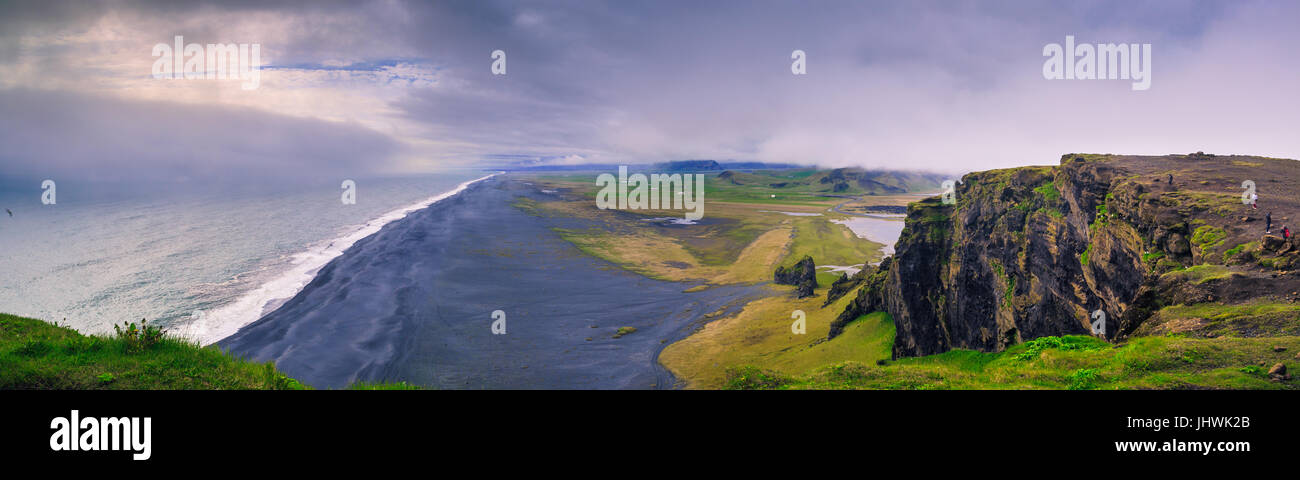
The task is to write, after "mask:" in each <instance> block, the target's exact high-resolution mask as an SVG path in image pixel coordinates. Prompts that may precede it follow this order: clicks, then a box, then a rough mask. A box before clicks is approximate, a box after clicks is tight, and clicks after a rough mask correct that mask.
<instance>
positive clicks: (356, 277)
mask: <svg viewBox="0 0 1300 480" xmlns="http://www.w3.org/2000/svg"><path fill="white" fill-rule="evenodd" d="M540 190H541V187H537V186H528V185H525V184H524V182H522V181H519V180H518V179H515V178H507V177H499V178H494V179H491V180H489V181H485V182H480V183H476V184H474V185H471V186H469V187H468V188H467V189H466V192H465V194H463V195H457V196H454V197H452V198H451V199H449V200H448V201H444V202H438V203H436V204H434V205H431V206H430V207H429V208H425V209H423V210H419V211H417V212H413V213H411V214H410V215H408V216H407V217H405V218H404V219H402V221H400V222H392V223H390V224H388V225H386V226H385V227H384V228H383V229H381V231H380V232H378V233H377V234H375V235H372V236H370V237H367V238H365V239H363V240H361V241H358V242H357V243H356V245H354V247H353V248H352V249H349V250H348V251H347V252H345V253H344V254H343V255H341V256H339V257H337V258H335V259H334V260H332V261H331V262H329V264H327V265H326V266H325V267H324V268H322V269H321V271H320V273H319V274H318V275H317V277H316V278H315V279H313V280H312V281H311V282H310V284H309V285H307V286H306V287H304V288H303V289H302V291H301V292H299V293H298V294H297V295H295V296H294V297H293V298H292V299H290V300H289V301H287V302H285V303H284V304H283V305H281V306H280V308H278V309H276V310H275V311H273V312H271V313H269V314H267V315H266V316H264V317H262V318H261V319H259V320H257V321H256V322H253V323H252V324H249V325H247V326H245V327H243V328H241V329H240V330H239V331H238V332H236V333H235V334H234V335H231V336H229V337H226V338H224V339H222V340H221V341H219V342H218V343H217V344H218V345H220V346H221V347H222V348H225V349H227V350H229V351H231V352H232V353H234V354H236V355H239V356H241V357H245V358H250V359H253V360H256V361H274V362H275V363H276V364H277V366H278V368H280V369H281V370H282V371H284V372H286V373H287V374H289V375H291V376H293V377H294V378H297V379H299V380H301V381H303V382H304V383H305V384H308V385H312V386H314V387H321V388H333V387H338V386H343V385H348V384H351V383H354V382H358V381H393V380H403V381H406V382H408V383H411V384H415V385H421V386H426V387H433V388H454V389H466V388H468V389H475V388H513V389H533V388H544V389H591V388H596V389H646V388H656V389H670V388H674V387H675V386H676V384H677V383H679V381H678V379H677V378H676V377H675V376H673V375H672V373H671V371H670V370H668V369H667V368H665V367H664V366H663V365H661V364H660V363H659V362H658V361H657V360H658V356H659V354H660V353H661V352H662V350H663V349H664V348H665V347H666V346H667V345H668V344H669V343H670V342H673V341H676V340H679V339H681V338H685V337H687V336H689V335H690V334H691V333H692V332H693V331H694V329H695V328H697V327H698V325H699V324H700V323H701V321H702V320H705V319H706V315H708V314H714V315H715V316H716V315H718V312H733V311H734V310H735V309H737V308H738V307H739V306H741V305H743V304H745V303H748V301H749V299H750V298H751V297H755V293H756V292H757V291H758V289H760V288H761V287H756V286H748V285H741V286H725V287H715V288H710V289H707V290H704V291H699V292H692V293H687V292H684V291H683V290H684V286H683V284H682V283H679V282H669V281H663V280H655V279H651V278H646V277H644V276H641V275H639V274H636V273H632V272H628V271H626V270H624V269H622V268H619V267H618V266H616V265H613V264H611V263H609V262H607V261H605V260H602V259H599V258H596V257H593V256H590V255H587V254H586V253H584V252H582V251H580V250H579V249H578V248H577V247H575V246H574V245H572V244H571V243H569V242H568V241H566V240H564V239H562V238H561V237H560V235H559V234H557V233H556V232H555V231H554V230H552V229H553V228H561V229H562V228H574V227H578V226H581V225H585V223H584V221H583V220H582V219H575V218H563V217H542V216H535V215H530V214H529V213H527V212H526V211H525V210H524V209H521V208H519V207H518V206H516V202H517V201H518V199H519V198H520V197H524V198H547V194H544V193H542V192H541V191H540ZM489 272H490V273H489ZM497 310H500V311H502V312H504V313H505V314H506V319H507V323H506V325H507V328H506V334H503V335H495V334H493V332H492V330H491V325H492V323H493V320H494V318H493V316H492V313H493V312H495V311H497ZM709 318H712V317H709ZM623 327H633V328H635V329H636V331H635V332H634V333H630V334H626V335H617V331H618V330H620V329H621V328H623Z"/></svg>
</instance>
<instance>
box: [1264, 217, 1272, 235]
mask: <svg viewBox="0 0 1300 480" xmlns="http://www.w3.org/2000/svg"><path fill="white" fill-rule="evenodd" d="M1264 233H1266V234H1268V233H1273V212H1268V213H1265V214H1264Z"/></svg>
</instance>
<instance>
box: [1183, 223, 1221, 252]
mask: <svg viewBox="0 0 1300 480" xmlns="http://www.w3.org/2000/svg"><path fill="white" fill-rule="evenodd" d="M1227 236H1228V234H1227V233H1226V232H1224V231H1223V229H1222V228H1218V227H1215V226H1212V225H1202V226H1200V227H1197V228H1196V231H1195V232H1192V245H1196V246H1197V247H1200V249H1201V253H1202V254H1203V255H1204V256H1206V257H1208V256H1209V253H1210V251H1211V250H1213V249H1215V248H1218V247H1219V246H1220V245H1222V244H1223V241H1224V239H1225V238H1227Z"/></svg>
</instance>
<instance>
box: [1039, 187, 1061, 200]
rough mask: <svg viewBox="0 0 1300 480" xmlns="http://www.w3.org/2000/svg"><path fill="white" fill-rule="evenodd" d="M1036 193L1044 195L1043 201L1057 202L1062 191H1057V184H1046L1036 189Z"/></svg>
mask: <svg viewBox="0 0 1300 480" xmlns="http://www.w3.org/2000/svg"><path fill="white" fill-rule="evenodd" d="M1034 191H1035V192H1038V194H1039V195H1042V196H1043V199H1044V200H1047V201H1048V202H1056V200H1057V199H1060V198H1061V191H1060V190H1057V189H1056V184H1055V183H1051V182H1049V183H1045V184H1043V185H1041V186H1039V187H1038V188H1035V189H1034Z"/></svg>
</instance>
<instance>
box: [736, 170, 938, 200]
mask: <svg viewBox="0 0 1300 480" xmlns="http://www.w3.org/2000/svg"><path fill="white" fill-rule="evenodd" d="M947 179H948V177H946V176H943V175H938V174H930V173H917V172H900V171H892V170H864V169H861V168H836V169H832V170H817V169H814V168H800V169H784V170H758V171H748V172H741V171H736V170H726V171H723V172H722V173H719V174H718V177H717V180H718V181H721V182H725V183H726V184H729V185H736V186H762V187H765V188H780V189H789V190H791V191H799V192H805V193H823V194H834V195H861V194H867V195H890V194H899V193H908V192H924V191H935V190H938V189H939V185H940V184H941V183H943V181H944V180H947Z"/></svg>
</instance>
